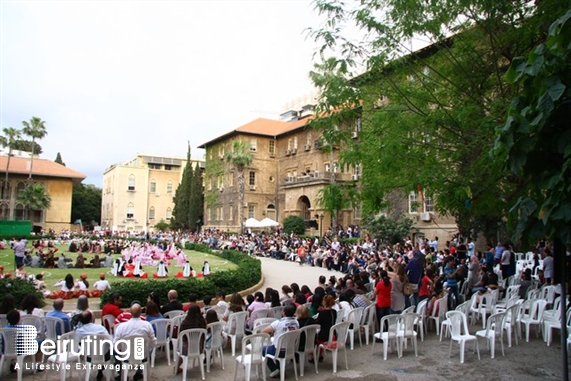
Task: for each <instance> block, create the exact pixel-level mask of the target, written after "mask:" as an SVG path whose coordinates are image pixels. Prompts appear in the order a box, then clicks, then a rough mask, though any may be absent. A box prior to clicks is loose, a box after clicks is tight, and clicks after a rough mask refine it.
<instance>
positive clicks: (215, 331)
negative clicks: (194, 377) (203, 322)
mask: <svg viewBox="0 0 571 381" xmlns="http://www.w3.org/2000/svg"><path fill="white" fill-rule="evenodd" d="M224 324H225V323H224V322H223V321H217V322H214V323H210V324H208V326H207V327H206V328H207V330H208V329H210V348H204V351H205V352H206V372H207V373H210V364H211V359H212V358H213V357H212V353H213V352H214V354H216V355H218V356H219V357H220V363H221V364H222V369H224V337H223V336H222V331H223V330H224Z"/></svg>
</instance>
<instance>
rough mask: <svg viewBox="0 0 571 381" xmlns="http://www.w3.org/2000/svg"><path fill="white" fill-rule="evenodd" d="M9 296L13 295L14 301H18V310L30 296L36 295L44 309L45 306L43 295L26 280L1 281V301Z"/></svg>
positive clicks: (11, 279)
mask: <svg viewBox="0 0 571 381" xmlns="http://www.w3.org/2000/svg"><path fill="white" fill-rule="evenodd" d="M7 294H12V296H13V297H14V299H16V308H20V305H19V303H20V302H21V301H22V300H23V299H24V297H25V296H26V295H28V294H36V296H37V297H38V300H39V301H40V306H41V307H43V306H44V305H45V302H44V296H43V295H42V293H41V292H38V291H37V290H36V289H35V287H34V285H33V284H32V283H30V282H28V281H26V280H22V279H15V278H10V279H0V300H4V297H6V295H7Z"/></svg>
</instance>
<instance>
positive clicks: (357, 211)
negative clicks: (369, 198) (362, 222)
mask: <svg viewBox="0 0 571 381" xmlns="http://www.w3.org/2000/svg"><path fill="white" fill-rule="evenodd" d="M354 212H355V218H356V219H359V218H361V213H362V209H361V202H357V204H356V205H355V209H354Z"/></svg>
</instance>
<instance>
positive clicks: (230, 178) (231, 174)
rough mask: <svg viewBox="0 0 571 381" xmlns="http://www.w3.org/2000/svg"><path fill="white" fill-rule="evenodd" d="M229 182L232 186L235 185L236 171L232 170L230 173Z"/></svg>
mask: <svg viewBox="0 0 571 381" xmlns="http://www.w3.org/2000/svg"><path fill="white" fill-rule="evenodd" d="M228 183H229V184H230V186H231V187H233V186H234V172H230V173H229V174H228Z"/></svg>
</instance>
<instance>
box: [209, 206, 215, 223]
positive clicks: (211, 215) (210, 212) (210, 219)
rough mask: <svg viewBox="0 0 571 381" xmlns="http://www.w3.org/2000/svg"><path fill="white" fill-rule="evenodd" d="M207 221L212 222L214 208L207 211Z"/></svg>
mask: <svg viewBox="0 0 571 381" xmlns="http://www.w3.org/2000/svg"><path fill="white" fill-rule="evenodd" d="M208 220H209V221H211V222H212V221H214V208H209V209H208Z"/></svg>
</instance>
